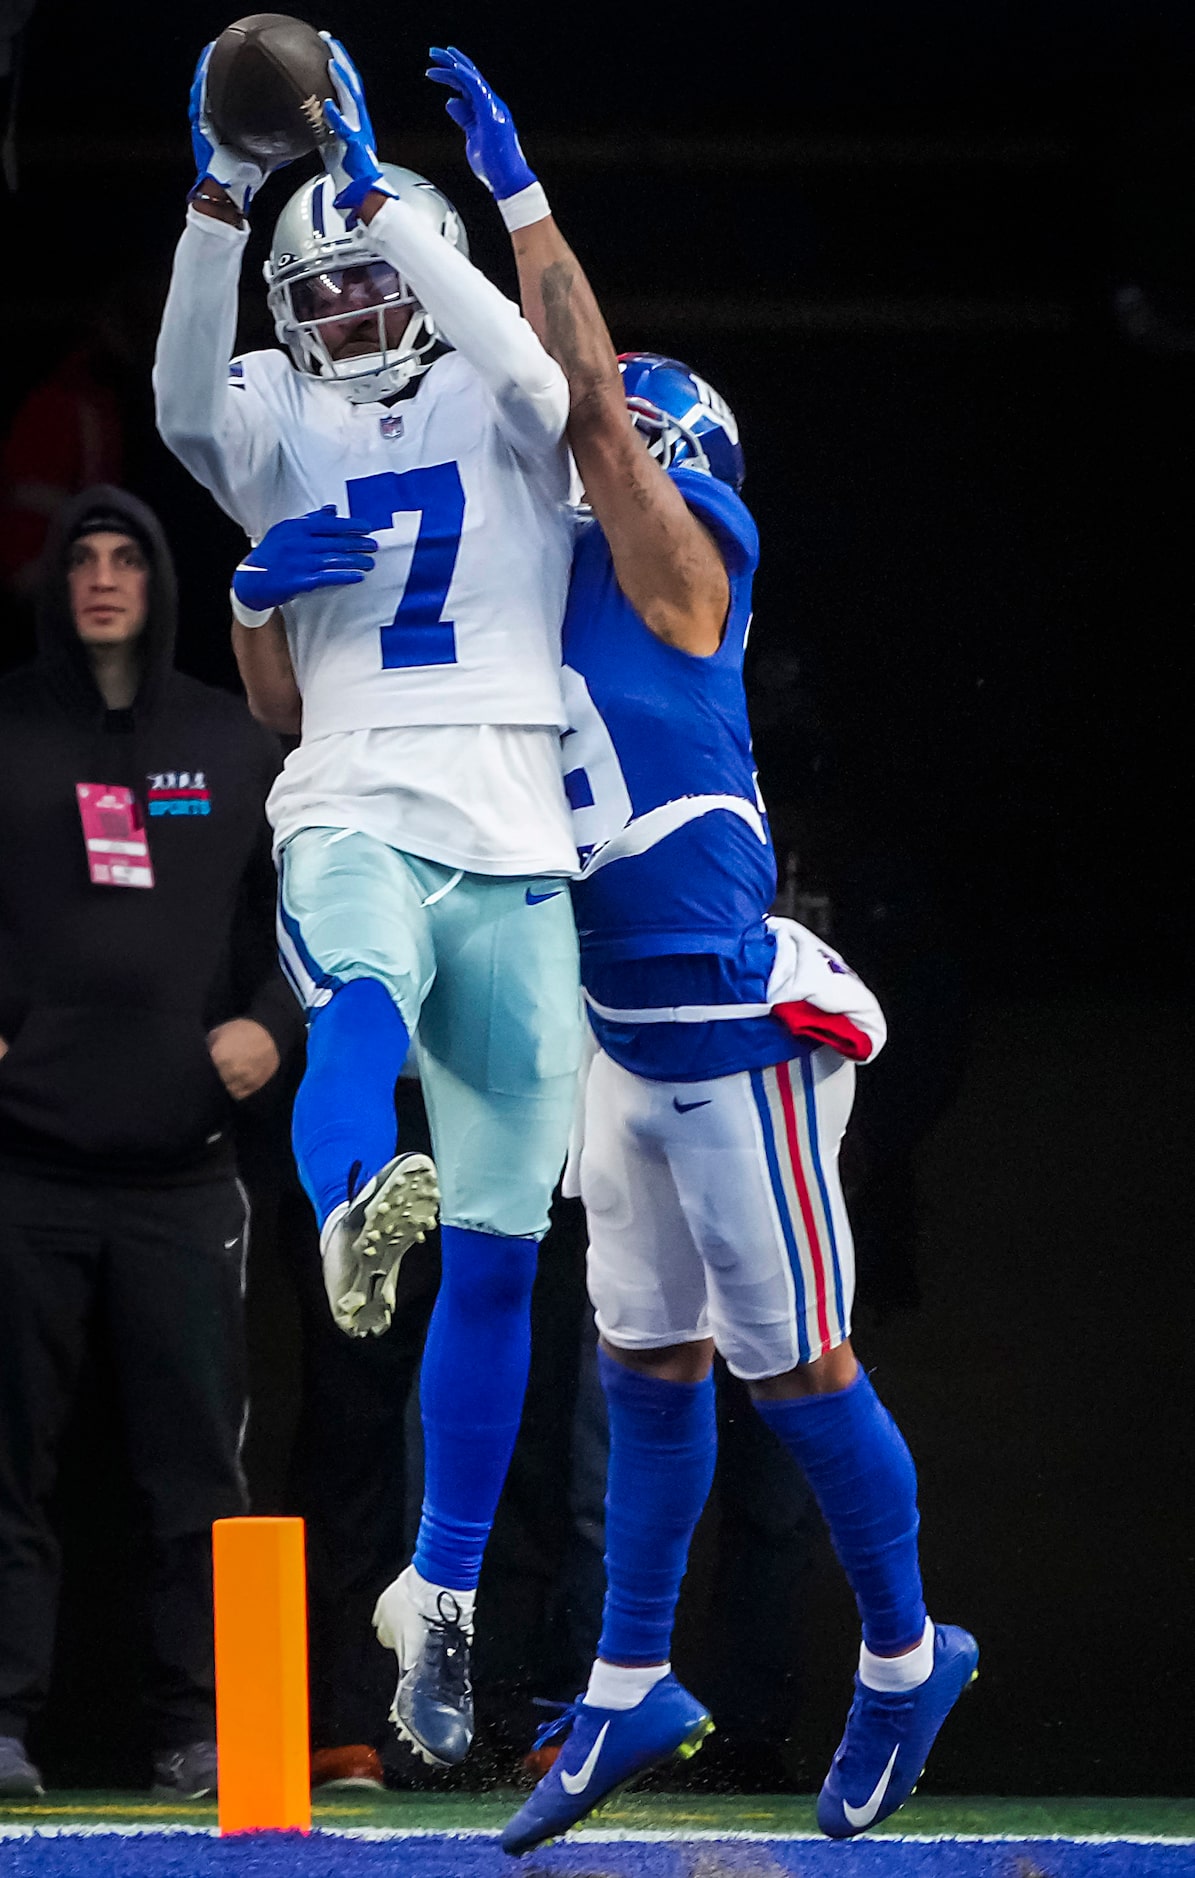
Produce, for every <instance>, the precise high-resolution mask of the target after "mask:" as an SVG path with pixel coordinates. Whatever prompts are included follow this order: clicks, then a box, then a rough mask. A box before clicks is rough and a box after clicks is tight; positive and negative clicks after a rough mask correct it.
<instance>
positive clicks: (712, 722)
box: [428, 47, 978, 1854]
mask: <svg viewBox="0 0 1195 1878" xmlns="http://www.w3.org/2000/svg"><path fill="white" fill-rule="evenodd" d="M432 58H433V61H434V63H433V66H432V69H431V71H430V72H429V73H428V76H429V77H430V78H432V79H434V80H435V81H436V82H437V83H440V84H443V85H445V86H447V87H448V88H449V90H450V91H451V92H452V93H453V97H452V99H451V101H450V103H449V105H448V109H449V112H450V114H451V116H452V117H453V119H454V120H455V121H456V122H457V123H458V124H459V125H460V126H461V128H462V130H463V131H464V133H465V139H466V151H467V155H468V159H469V162H470V164H471V166H472V168H473V170H474V171H475V173H476V174H477V175H478V176H479V177H480V179H481V180H482V181H483V182H484V183H485V184H486V185H487V187H488V188H489V189H490V190H491V191H492V193H493V195H494V196H495V198H496V199H497V201H498V205H499V207H500V209H501V210H502V212H503V216H504V219H505V221H506V223H507V226H508V227H509V228H511V229H512V240H513V244H514V251H515V259H516V262H517V265H518V271H519V284H520V289H521V292H522V298H523V305H524V308H525V309H526V311H527V315H528V318H529V319H530V320H531V321H532V324H533V325H535V327H536V329H537V331H539V332H540V334H541V336H542V337H543V339H544V342H545V344H546V345H547V346H548V348H549V350H550V351H552V353H553V355H554V356H555V357H556V358H558V359H559V360H560V362H561V364H562V366H563V367H564V370H565V373H566V376H567V378H568V381H569V389H570V394H571V416H570V424H569V438H570V442H571V445H572V448H573V450H574V452H575V455H576V459H577V467H578V470H579V471H580V475H581V478H582V480H583V482H584V485H585V491H586V496H587V498H588V501H589V504H590V506H591V508H592V512H593V514H592V519H591V520H590V521H589V522H588V523H587V524H586V525H585V526H583V527H582V528H581V530H580V531H579V534H578V538H577V542H576V546H575V550H574V563H573V576H572V586H571V592H570V598H569V605H568V609H567V612H566V616H565V623H564V631H563V645H564V655H565V660H566V668H567V673H568V678H569V684H568V689H567V692H566V696H567V697H568V698H569V699H570V701H571V702H572V705H573V710H574V713H575V714H574V716H573V721H572V727H571V728H572V733H573V734H572V735H571V737H570V738H569V739H568V740H567V741H566V753H567V754H566V762H567V766H568V769H567V775H566V784H568V785H570V787H569V795H570V801H571V802H572V804H573V807H574V809H575V811H576V815H577V824H578V827H579V828H583V829H584V830H585V831H586V832H585V834H584V836H583V840H584V844H585V851H589V858H588V859H587V861H586V866H585V869H584V872H583V874H582V876H581V878H580V880H579V881H578V882H577V883H575V888H574V894H575V902H576V906H577V912H578V925H579V930H580V936H581V960H582V978H583V982H584V986H585V994H586V999H587V1002H588V1006H589V1014H590V1020H591V1024H592V1028H593V1031H594V1035H595V1039H596V1043H597V1045H598V1049H597V1054H596V1057H595V1060H594V1063H593V1067H592V1070H591V1072H590V1074H589V1076H588V1079H587V1088H586V1100H585V1103H584V1140H583V1143H582V1144H581V1145H580V1151H579V1175H580V1191H581V1197H582V1199H583V1200H584V1202H585V1205H586V1210H587V1213H588V1218H589V1232H590V1254H589V1283H590V1291H591V1295H592V1297H593V1300H594V1303H595V1306H596V1308H597V1319H598V1326H599V1329H600V1331H601V1350H600V1354H599V1362H600V1365H601V1370H602V1381H603V1386H604V1388H605V1392H606V1399H607V1404H608V1408H609V1418H610V1467H609V1481H608V1490H607V1502H606V1504H607V1524H606V1568H607V1590H606V1601H605V1610H604V1622H603V1630H602V1637H601V1640H600V1642H599V1646H598V1658H597V1661H596V1662H595V1664H594V1666H593V1672H592V1675H591V1678H590V1682H589V1686H588V1688H587V1689H586V1691H585V1693H584V1694H583V1695H582V1696H580V1697H579V1698H578V1700H577V1701H576V1702H575V1703H573V1704H571V1705H570V1706H569V1707H568V1708H567V1709H566V1710H565V1712H564V1713H563V1714H562V1715H561V1716H560V1717H559V1718H558V1720H556V1721H554V1722H552V1723H550V1724H549V1725H548V1727H547V1728H546V1729H545V1730H544V1731H543V1733H542V1734H541V1736H540V1738H539V1741H538V1742H537V1744H536V1745H537V1747H546V1746H547V1745H548V1744H549V1743H552V1742H554V1743H557V1744H559V1754H558V1758H557V1759H556V1760H555V1763H554V1765H553V1766H552V1767H551V1769H550V1771H549V1772H548V1773H547V1774H546V1775H545V1776H544V1777H543V1779H542V1780H541V1781H540V1782H539V1784H538V1786H537V1787H536V1789H535V1791H534V1793H532V1795H531V1796H530V1797H529V1799H528V1800H527V1801H526V1802H525V1803H524V1805H523V1806H522V1807H521V1808H520V1809H519V1811H518V1812H517V1813H516V1815H515V1816H514V1818H513V1819H512V1820H511V1821H509V1823H508V1824H507V1826H506V1828H505V1829H504V1831H503V1833H502V1845H503V1848H504V1849H505V1850H506V1851H508V1852H512V1853H516V1854H519V1853H524V1852H527V1851H530V1850H531V1849H532V1848H533V1847H535V1846H537V1845H540V1844H543V1843H544V1842H545V1841H546V1840H549V1839H552V1838H555V1837H556V1836H557V1835H558V1834H559V1833H561V1832H562V1831H565V1830H566V1829H567V1828H568V1827H569V1826H571V1825H573V1824H575V1823H576V1822H577V1820H579V1819H581V1818H583V1817H584V1816H585V1815H586V1814H587V1813H589V1812H590V1811H591V1810H592V1808H593V1807H594V1806H595V1805H597V1804H598V1803H599V1801H600V1800H601V1799H603V1798H604V1797H605V1796H607V1795H608V1794H610V1793H611V1792H613V1791H617V1790H619V1789H620V1788H621V1787H623V1786H624V1785H626V1784H627V1782H628V1781H630V1780H633V1779H634V1778H636V1777H637V1776H638V1775H639V1774H641V1773H642V1772H643V1771H644V1770H645V1769H646V1768H648V1767H651V1766H652V1765H654V1764H656V1763H657V1762H659V1761H661V1760H665V1759H667V1758H669V1757H670V1756H671V1755H673V1754H680V1755H687V1754H689V1753H692V1752H693V1751H694V1749H695V1748H696V1747H697V1746H699V1745H700V1742H701V1740H702V1738H703V1736H704V1735H705V1734H706V1733H707V1732H708V1731H709V1729H710V1727H711V1725H712V1724H711V1720H710V1717H709V1715H708V1714H707V1713H706V1711H705V1709H704V1707H703V1705H702V1704H701V1703H700V1702H699V1701H698V1700H697V1699H696V1698H695V1697H693V1696H692V1695H691V1694H690V1693H689V1692H688V1691H687V1690H686V1689H684V1688H683V1687H682V1686H681V1684H680V1683H679V1682H678V1681H677V1679H676V1677H675V1676H673V1675H672V1674H671V1669H670V1664H669V1661H668V1656H669V1646H670V1638H671V1631H672V1621H673V1615H674V1611H675V1606H676V1599H677V1594H678V1592H679V1589H680V1583H681V1577H682V1574H683V1571H684V1567H685V1559H686V1555H687V1550H688V1544H689V1540H690V1538H691V1535H692V1532H693V1530H694V1527H695V1526H696V1523H697V1519H698V1517H699V1515H700V1513H701V1510H702V1506H703V1503H704V1501H705V1497H706V1495H707V1493H708V1491H709V1486H710V1482H711V1479H712V1474H713V1459H714V1450H715V1444H716V1428H715V1420H714V1411H713V1380H712V1376H711V1359H712V1355H713V1349H714V1343H715V1340H716V1341H717V1344H718V1347H719V1348H720V1349H721V1351H722V1354H723V1355H724V1356H725V1358H726V1360H727V1362H728V1364H729V1366H730V1368H731V1369H732V1370H733V1371H734V1373H735V1374H737V1375H738V1376H740V1377H741V1378H742V1379H743V1380H744V1381H745V1382H746V1383H747V1385H748V1388H749V1390H750V1393H751V1395H752V1398H753V1400H754V1402H755V1406H756V1408H757V1410H758V1412H759V1413H760V1415H761V1416H762V1417H763V1419H764V1421H765V1422H766V1423H767V1424H768V1426H769V1427H770V1428H771V1429H772V1431H773V1432H774V1433H775V1434H776V1435H777V1437H778V1438H779V1439H780V1440H781V1441H782V1442H783V1444H784V1445H785V1446H786V1447H787V1448H788V1450H789V1451H790V1453H792V1454H793V1455H794V1457H795V1458H796V1459H797V1461H798V1462H799V1463H800V1465H801V1466H802V1467H803V1469H804V1471H805V1473H806V1475H807V1477H808V1479H809V1482H810V1485H811V1486H812V1488H813V1490H814V1493H815V1495H816V1497H817V1499H818V1502H819V1504H820V1506H821V1509H822V1512H823V1514H824V1515H825V1518H826V1521H827V1524H828V1526H829V1529H830V1534H831V1537H832V1539H833V1541H834V1544H835V1547H836V1549H837V1552H838V1555H839V1558H840V1560H841V1562H842V1564H843V1567H844V1569H845V1571H846V1574H847V1576H848V1578H849V1580H850V1584H851V1587H852V1590H853V1591H854V1593H855V1599H856V1603H857V1605H858V1608H859V1613H860V1617H861V1620H862V1629H863V1643H862V1647H861V1650H860V1657H859V1673H858V1676H857V1677H856V1684H855V1692H854V1699H853V1701H852V1703H851V1707H850V1711H849V1714H848V1718H847V1725H846V1731H845V1733H844V1735H843V1738H842V1742H841V1744H840V1746H839V1749H838V1752H837V1753H836V1755H835V1757H834V1761H833V1764H832V1766H831V1768H830V1771H829V1773H828V1775H827V1777H826V1780H825V1782H824V1784H823V1787H822V1790H821V1794H820V1796H819V1800H818V1821H819V1824H820V1825H821V1827H822V1830H823V1831H824V1832H826V1833H828V1834H830V1835H832V1836H834V1837H849V1836H851V1835H853V1834H855V1833H858V1832H862V1831H864V1830H866V1828H867V1827H869V1826H871V1825H873V1824H875V1823H876V1822H877V1821H879V1820H882V1819H884V1818H886V1817H887V1816H888V1815H889V1814H890V1813H892V1812H893V1811H895V1809H896V1808H897V1807H898V1806H900V1805H901V1804H902V1802H903V1801H904V1800H905V1799H907V1797H908V1795H909V1793H910V1791H911V1790H912V1787H913V1785H914V1783H915V1781H916V1780H917V1779H918V1777H919V1775H920V1773H921V1770H922V1768H923V1766H924V1764H925V1759H926V1755H927V1753H928V1751H929V1748H930V1745H931V1744H932V1742H933V1740H934V1737H935V1735H936V1734H937V1731H938V1729H939V1727H940V1726H941V1724H942V1722H943V1721H944V1720H945V1718H946V1716H947V1714H948V1713H949V1711H950V1709H951V1708H952V1707H953V1705H954V1703H955V1701H956V1700H957V1698H958V1696H959V1694H960V1693H961V1691H962V1689H963V1688H964V1687H965V1686H966V1684H967V1683H968V1682H969V1681H970V1679H971V1677H972V1675H973V1673H974V1670H975V1664H976V1661H977V1657H978V1651H977V1647H976V1644H975V1641H974V1638H972V1637H971V1636H969V1635H968V1633H967V1632H966V1631H964V1630H961V1629H959V1628H957V1627H955V1626H952V1625H946V1624H938V1625H935V1624H934V1623H933V1622H932V1621H931V1620H930V1619H929V1618H928V1617H927V1615H926V1609H925V1603H924V1601H923V1597H922V1587H921V1575H920V1563H919V1555H918V1545H917V1531H918V1512H917V1497H916V1492H917V1479H916V1472H915V1469H914V1466H913V1462H912V1458H911V1456H910V1454H909V1451H908V1449H907V1447H906V1446H905V1443H904V1440H903V1438H902V1437H901V1434H900V1431H899V1430H898V1429H897V1427H896V1425H895V1423H894V1422H893V1420H892V1418H891V1416H890V1415H889V1414H888V1413H887V1411H886V1409H885V1408H884V1407H883V1405H882V1403H881V1402H880V1401H879V1399H878V1397H877V1396H876V1394H875V1392H874V1390H873V1389H872V1386H871V1383H870V1381H869V1379H868V1377H867V1375H866V1373H865V1371H864V1370H863V1369H862V1368H861V1367H860V1365H859V1364H858V1363H857V1362H856V1359H855V1356H854V1352H853V1350H852V1348H851V1342H850V1307H851V1292H852V1287H853V1260H852V1251H851V1240H850V1227H849V1222H848V1220H847V1217H846V1212H845V1208H844V1205H843V1200H842V1191H841V1186H840V1184H839V1179H838V1172H837V1155H838V1144H839V1139H840V1137H841V1134H842V1131H843V1128H844V1127H845V1124H846V1120H847V1117H848V1115H849V1113H850V1107H851V1100H852V1094H853V1088H854V1074H855V1067H854V1065H855V1061H856V1060H861V1061H866V1060H867V1058H868V1057H870V1056H871V1055H873V1054H874V1053H875V1050H876V1049H877V1048H878V1047H879V1045H880V1044H881V1043H882V1041H883V1035H884V1025H883V1019H882V1017H881V1015H880V1012H879V1008H878V1006H877V1005H876V1003H875V1000H874V998H872V996H871V994H870V993H869V992H867V991H866V989H865V988H864V987H863V986H862V985H860V983H859V981H858V979H857V978H855V976H854V974H853V973H852V972H850V970H849V968H848V967H847V966H846V965H845V963H844V962H843V960H842V959H841V958H839V957H838V955H837V954H836V953H834V952H832V951H831V950H830V948H829V947H827V946H825V945H823V944H822V943H821V942H820V941H819V940H818V939H817V938H816V937H815V935H814V934H812V933H809V932H807V931H805V930H804V929H803V928H801V927H798V926H797V925H796V924H795V923H794V922H792V921H777V920H771V919H769V918H768V917H767V912H768V906H769V904H770V902H771V899H772V897H773V895H774V893H775V867H774V862H773V859H772V854H771V844H770V839H769V836H768V833H767V828H766V824H765V823H764V821H763V819H762V815H761V810H762V803H761V802H760V801H759V798H758V793H757V790H756V787H755V781H754V769H753V763H752V760H751V753H750V731H749V725H748V721H747V710H746V700H745V697H744V693H743V686H742V660H743V649H744V644H745V639H746V630H747V626H748V623H749V618H750V591H751V577H752V574H753V572H754V568H755V562H756V558H757V536H756V530H755V526H754V523H753V521H752V519H751V516H750V515H749V513H748V511H747V510H746V508H745V507H744V505H743V503H742V501H741V499H740V498H739V495H738V493H737V492H738V486H739V483H740V482H741V480H742V472H743V459H742V453H741V450H740V448H739V443H738V433H737V427H736V425H735V422H734V419H733V416H732V414H731V412H730V410H729V408H728V407H727V406H726V405H725V403H724V402H723V401H722V399H721V398H719V397H718V396H717V394H716V393H714V392H713V391H712V390H711V388H710V387H709V386H708V385H706V384H705V383H704V381H703V380H701V379H699V378H697V377H696V376H695V375H694V374H693V373H691V372H690V371H689V370H688V369H687V367H685V366H683V365H680V364H679V363H678V362H677V361H675V360H669V359H663V358H658V357H655V356H654V355H650V354H632V355H629V356H627V357H625V358H624V359H623V360H622V361H621V367H622V370H621V373H620V361H619V360H617V359H616V358H615V354H614V349H613V346H612V345H611V342H610V337H609V334H608V332H607V330H606V326H605V323H604V321H603V319H602V316H601V312H600V309H599V308H598V306H597V303H596V301H595V299H594V296H593V294H592V292H591V290H590V287H589V283H588V281H587V280H586V279H585V276H584V273H583V272H582V270H581V268H580V266H579V265H578V263H577V260H576V257H575V256H574V255H573V253H572V251H571V250H570V249H569V247H568V246H567V244H566V243H565V241H564V238H563V236H562V235H561V234H560V232H559V230H558V228H557V227H556V224H555V222H554V220H553V219H552V216H551V213H550V210H549V207H548V203H547V199H546V197H545V194H544V191H543V189H542V188H541V187H540V185H539V183H538V182H537V180H536V178H535V176H534V175H533V174H532V172H531V171H530V169H529V168H528V165H527V162H526V159H525V157H524V155H523V152H522V150H521V149H520V147H519V142H518V138H517V136H516V134H515V130H514V125H513V123H512V120H511V116H510V112H509V110H508V109H507V107H506V106H505V105H504V104H503V103H502V101H501V100H500V99H498V98H496V97H495V96H494V93H493V92H492V90H491V88H490V87H489V85H488V84H487V83H486V81H485V80H484V78H483V77H482V75H481V73H480V72H478V70H477V68H476V67H475V66H474V65H473V64H472V62H471V61H470V60H469V59H467V58H466V57H465V56H464V55H463V54H462V53H460V52H457V51H456V50H455V49H454V48H451V47H450V48H448V49H447V50H445V51H440V50H438V49H433V52H432ZM628 407H629V408H628ZM632 418H633V420H634V421H633V423H632ZM637 433H638V434H637ZM645 443H646V444H647V446H648V447H647V448H646V449H645V448H644V444H645ZM603 798H604V799H603ZM591 844H592V848H591ZM571 1158H572V1157H570V1162H571ZM761 1622H766V1613H761Z"/></svg>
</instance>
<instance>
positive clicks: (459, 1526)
mask: <svg viewBox="0 0 1195 1878" xmlns="http://www.w3.org/2000/svg"><path fill="white" fill-rule="evenodd" d="M538 1253H539V1247H538V1245H537V1244H536V1241H535V1240H534V1239H506V1238H503V1237H501V1236H500V1235H499V1234H498V1233H493V1232H474V1231H472V1230H471V1229H470V1228H468V1227H466V1226H442V1227H441V1228H440V1257H441V1277H440V1291H439V1295H438V1296H437V1298H436V1307H435V1310H434V1311H433V1312H432V1319H431V1324H430V1326H429V1328H428V1333H427V1343H426V1345H425V1347H424V1352H423V1368H422V1370H421V1371H420V1376H419V1395H420V1405H421V1408H422V1411H423V1445H424V1462H423V1516H422V1518H421V1520H420V1522H419V1538H418V1541H417V1543H416V1546H415V1557H414V1560H413V1563H414V1566H415V1570H416V1571H417V1572H418V1573H419V1574H420V1576H421V1577H423V1578H426V1579H427V1581H428V1583H429V1584H433V1585H447V1586H448V1587H449V1588H450V1589H452V1590H454V1591H471V1590H473V1588H474V1586H475V1585H476V1584H477V1580H478V1578H479V1577H480V1575H481V1555H482V1553H483V1552H484V1551H485V1543H486V1540H487V1539H488V1538H489V1536H490V1527H491V1526H492V1525H493V1523H494V1513H495V1511H496V1510H497V1506H498V1498H499V1495H500V1494H501V1492H502V1483H503V1481H504V1480H505V1479H506V1470H507V1468H508V1467H509V1465H510V1456H511V1451H512V1450H513V1448H514V1444H515V1436H516V1435H517V1434H518V1432H519V1420H520V1418H521V1416H522V1413H523V1397H524V1395H525V1393H526V1390H527V1369H528V1365H529V1363H530V1361H531V1290H532V1287H533V1285H534V1283H535V1267H536V1260H537V1257H538Z"/></svg>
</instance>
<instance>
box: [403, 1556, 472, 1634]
mask: <svg viewBox="0 0 1195 1878" xmlns="http://www.w3.org/2000/svg"><path fill="white" fill-rule="evenodd" d="M401 1583H402V1588H403V1590H404V1591H405V1593H406V1595H407V1597H408V1598H409V1599H410V1601H411V1603H412V1604H413V1605H414V1606H415V1609H416V1610H417V1611H418V1612H419V1615H420V1616H421V1617H439V1615H440V1599H441V1597H449V1598H455V1599H456V1601H457V1604H458V1606H459V1607H460V1613H461V1622H462V1623H463V1624H464V1626H465V1629H466V1630H469V1631H471V1630H472V1628H473V1606H474V1605H475V1604H476V1602H477V1592H476V1591H475V1590H474V1591H458V1590H456V1589H455V1587H454V1586H452V1585H433V1584H429V1583H428V1580H427V1579H426V1578H421V1577H420V1576H419V1573H418V1572H417V1571H416V1570H415V1567H414V1566H413V1565H408V1566H407V1569H406V1571H405V1572H404V1573H403V1574H402V1580H401ZM448 1608H449V1609H451V1606H449V1607H448Z"/></svg>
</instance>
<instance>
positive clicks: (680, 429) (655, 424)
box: [627, 397, 712, 475]
mask: <svg viewBox="0 0 1195 1878" xmlns="http://www.w3.org/2000/svg"><path fill="white" fill-rule="evenodd" d="M627 410H628V411H629V412H630V414H631V423H632V424H633V425H634V428H635V430H636V431H637V432H638V434H639V436H640V437H642V439H643V441H644V443H645V444H646V445H647V454H648V456H650V457H654V458H655V460H656V462H657V463H658V464H659V465H660V467H661V469H671V468H672V466H673V464H674V463H676V464H680V463H683V464H684V466H685V468H686V469H695V470H704V471H705V472H706V474H707V475H709V474H711V473H712V472H711V470H710V460H709V458H708V456H707V455H706V453H705V451H704V450H703V449H702V447H701V441H700V439H699V438H698V436H697V433H696V431H693V430H690V429H689V427H688V425H687V424H685V423H683V422H682V420H681V419H680V418H678V417H672V416H671V415H670V414H669V413H668V412H667V411H662V410H661V409H660V407H659V405H658V404H652V402H651V400H650V399H649V398H637V397H631V398H628V399H627Z"/></svg>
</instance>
